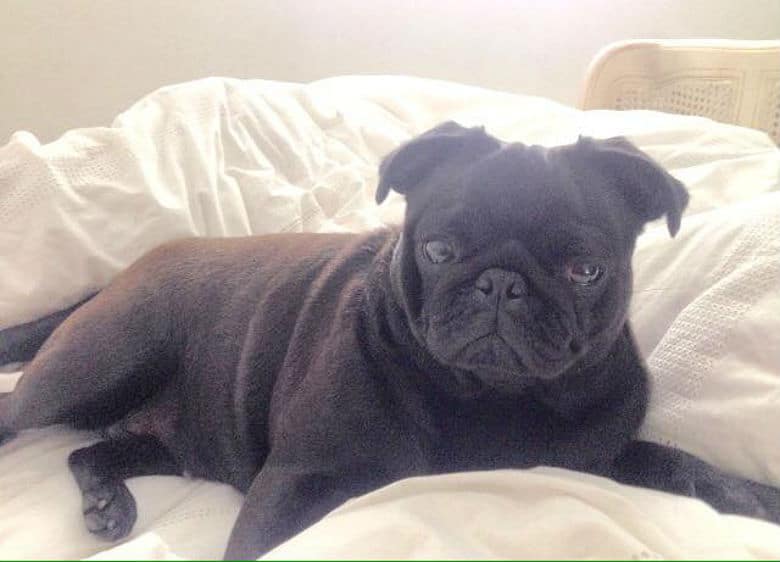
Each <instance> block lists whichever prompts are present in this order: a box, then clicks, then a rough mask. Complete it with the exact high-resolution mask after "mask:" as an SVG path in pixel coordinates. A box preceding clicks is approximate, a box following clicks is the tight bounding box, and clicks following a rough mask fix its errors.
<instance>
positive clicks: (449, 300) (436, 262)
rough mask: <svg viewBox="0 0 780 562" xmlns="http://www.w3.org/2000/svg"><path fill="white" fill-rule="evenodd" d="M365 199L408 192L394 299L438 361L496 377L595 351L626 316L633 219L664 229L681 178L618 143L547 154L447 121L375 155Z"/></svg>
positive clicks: (678, 201) (568, 362)
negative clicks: (656, 222) (373, 193)
mask: <svg viewBox="0 0 780 562" xmlns="http://www.w3.org/2000/svg"><path fill="white" fill-rule="evenodd" d="M380 176H381V178H380V184H379V188H378V191H377V200H378V201H380V202H381V201H382V200H383V199H384V198H385V196H386V195H387V193H388V191H389V189H391V188H392V189H395V190H397V191H399V192H401V193H403V194H404V195H405V196H406V199H407V211H406V221H405V224H404V229H403V235H402V238H401V241H400V242H399V245H398V247H397V248H396V251H395V255H394V258H393V263H392V278H393V285H394V292H395V294H396V298H397V299H398V300H399V301H400V303H401V306H402V307H403V308H404V311H405V313H406V316H407V320H408V322H409V324H410V327H411V328H412V331H413V332H414V334H415V336H416V338H417V339H418V340H419V341H420V343H421V344H422V345H424V346H425V347H426V348H427V349H428V351H429V352H430V353H431V354H432V355H433V356H434V357H435V358H436V359H437V360H438V361H439V362H441V363H443V364H444V365H447V366H449V367H452V368H454V369H457V370H461V371H467V372H470V373H472V374H474V375H476V376H478V377H479V378H480V379H482V380H484V381H486V382H488V383H495V384H498V385H506V384H514V383H517V382H522V381H529V380H539V379H552V378H555V377H557V376H559V375H561V374H562V373H564V372H565V371H567V370H568V369H569V368H570V367H572V366H573V365H574V364H575V363H577V362H578V361H581V360H585V359H586V358H587V361H588V362H590V361H591V360H598V359H599V358H600V357H603V355H604V354H605V353H607V352H608V351H609V349H610V347H611V346H612V344H613V343H614V341H615V339H616V338H617V337H618V335H619V334H620V332H621V330H622V328H623V325H624V323H625V321H626V315H627V310H628V304H629V299H630V292H631V282H632V277H631V255H632V252H633V248H634V242H635V240H636V237H637V235H638V234H639V232H640V231H641V230H642V227H643V225H644V224H645V223H646V222H647V221H649V220H652V219H656V218H658V217H660V216H662V215H664V214H666V216H667V222H668V225H669V230H670V233H672V234H675V233H676V231H677V229H678V228H679V223H680V215H681V213H682V211H683V209H684V207H685V205H686V203H687V199H688V197H687V193H686V191H685V189H684V188H683V186H682V185H681V184H680V183H679V182H678V181H677V180H675V179H674V178H672V177H671V176H670V175H669V174H668V173H666V172H665V171H664V170H663V169H661V168H660V167H659V166H657V165H656V164H655V163H654V162H652V160H650V159H649V158H648V157H647V156H646V155H644V154H643V153H641V152H640V151H639V150H637V149H636V148H635V147H634V146H633V145H631V144H630V143H629V142H628V141H626V140H625V139H622V138H616V139H609V140H594V139H588V138H581V139H580V140H579V141H578V142H577V143H576V144H573V145H568V146H561V147H555V148H550V149H546V148H542V147H538V146H533V147H529V146H525V145H522V144H507V143H502V142H500V141H498V140H497V139H495V138H494V137H491V136H490V135H488V134H486V133H485V132H484V130H482V129H479V128H475V129H466V128H463V127H461V126H459V125H457V124H455V123H445V124H443V125H440V126H439V127H436V128H435V129H432V130H431V131H428V132H427V133H425V134H423V135H421V136H420V137H417V138H416V139H413V140H412V141H410V142H409V143H407V144H405V145H404V146H402V147H401V148H399V149H398V150H397V151H395V152H393V153H392V154H390V155H389V156H388V157H387V158H385V160H384V162H383V163H382V166H381V168H380Z"/></svg>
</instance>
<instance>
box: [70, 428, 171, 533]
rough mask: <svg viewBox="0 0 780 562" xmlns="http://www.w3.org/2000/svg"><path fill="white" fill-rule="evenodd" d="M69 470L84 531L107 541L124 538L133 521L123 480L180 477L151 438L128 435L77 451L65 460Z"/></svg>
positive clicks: (130, 498) (168, 456) (131, 502)
mask: <svg viewBox="0 0 780 562" xmlns="http://www.w3.org/2000/svg"><path fill="white" fill-rule="evenodd" d="M68 466H69V467H70V470H71V472H72V473H73V476H74V477H75V478H76V483H77V484H78V487H79V489H80V490H81V496H82V512H83V513H84V522H85V523H86V525H87V529H89V532H90V533H94V534H95V535H97V536H99V537H102V538H104V539H108V540H117V539H121V538H122V537H124V536H126V535H127V534H128V533H130V531H131V530H132V528H133V524H134V523H135V520H136V508H135V499H133V496H132V494H130V490H128V489H127V486H126V485H125V483H124V480H126V479H128V478H132V477H134V476H149V475H154V474H173V475H178V474H181V468H180V467H179V465H178V463H177V462H176V460H175V459H174V458H173V456H172V455H171V454H170V452H169V451H168V450H167V449H166V448H165V447H163V445H162V444H161V443H160V441H158V440H157V438H155V437H152V436H150V435H131V436H127V437H123V438H121V439H112V440H109V441H101V442H99V443H96V444H94V445H91V446H89V447H85V448H83V449H77V450H75V451H73V452H72V453H71V454H70V456H69V457H68Z"/></svg>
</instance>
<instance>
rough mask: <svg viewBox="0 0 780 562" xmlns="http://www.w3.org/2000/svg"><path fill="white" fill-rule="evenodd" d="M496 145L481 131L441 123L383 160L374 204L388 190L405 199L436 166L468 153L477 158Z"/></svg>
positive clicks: (453, 123) (381, 198) (384, 196)
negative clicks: (476, 155)
mask: <svg viewBox="0 0 780 562" xmlns="http://www.w3.org/2000/svg"><path fill="white" fill-rule="evenodd" d="M499 145H500V143H499V141H498V140H497V139H495V138H493V137H491V136H490V135H488V134H487V133H485V129H484V128H483V127H473V128H466V127H463V126H461V125H459V124H458V123H455V122H454V121H447V122H446V123H442V124H441V125H438V126H436V127H434V128H433V129H431V130H429V131H427V132H425V133H423V134H421V135H419V136H417V137H415V138H413V139H412V140H410V141H408V142H406V143H405V144H403V145H401V147H400V148H398V149H396V150H394V151H393V152H391V153H390V154H388V155H387V156H385V158H384V160H382V163H381V164H380V166H379V185H378V186H377V189H376V202H377V203H381V202H382V201H384V200H385V198H386V197H387V195H388V193H390V190H391V189H393V190H395V191H397V192H398V193H402V194H404V195H406V194H408V193H410V192H411V191H413V190H414V188H415V187H417V186H418V185H419V184H420V183H421V182H422V181H423V180H424V179H425V178H426V177H428V176H429V175H430V173H431V172H432V171H433V170H434V169H436V167H437V166H439V165H441V164H442V163H444V162H447V161H449V160H451V159H455V158H459V157H461V156H465V151H466V150H467V149H469V150H471V154H477V153H480V152H482V151H483V150H485V149H490V148H494V147H498V146H499Z"/></svg>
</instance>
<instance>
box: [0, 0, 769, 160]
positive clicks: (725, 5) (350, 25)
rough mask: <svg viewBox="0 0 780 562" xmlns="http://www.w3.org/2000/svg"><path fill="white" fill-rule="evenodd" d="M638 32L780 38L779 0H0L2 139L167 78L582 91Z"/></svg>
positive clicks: (93, 112) (58, 128)
mask: <svg viewBox="0 0 780 562" xmlns="http://www.w3.org/2000/svg"><path fill="white" fill-rule="evenodd" d="M632 37H652V38H663V37H676V38H682V37H723V38H746V39H778V38H780V0H644V1H641V0H481V1H470V0H414V1H408V0H289V1H284V0H275V1H271V0H254V1H253V0H0V144H2V143H4V142H5V141H6V140H7V139H8V136H9V135H10V133H11V132H12V131H14V130H17V129H26V130H29V131H32V132H33V133H35V134H36V135H38V136H39V137H40V138H41V140H44V141H47V140H52V139H53V138H55V137H56V136H58V135H59V134H60V133H62V132H63V131H65V130H66V129H69V128H72V127H80V126H92V125H103V124H108V123H109V122H110V119H111V117H112V116H113V115H115V114H116V113H118V112H119V111H121V110H122V109H124V108H125V107H127V106H128V105H129V104H131V103H132V102H133V101H134V100H135V99H137V98H138V97H139V96H141V95H143V94H145V93H147V92H149V91H151V90H153V89H155V88H157V87H159V86H162V85H165V84H170V83H173V82H180V81H184V80H190V79H193V78H198V77H203V76H209V75H221V76H235V77H258V78H271V79H277V80H295V81H309V80H313V79H317V78H321V77H324V76H331V75H337V74H347V73H383V74H384V73H406V74H415V75H421V76H430V77H437V78H445V79H450V80H457V81H461V82H466V83H472V84H479V85H484V86H488V87H492V88H499V89H504V90H511V91H515V92H524V93H530V94H538V95H544V96H548V97H551V98H555V99H558V100H560V101H563V102H566V103H575V101H576V99H577V94H578V90H579V86H580V81H581V78H582V74H583V71H584V69H585V67H586V65H587V63H588V61H589V60H590V58H591V57H592V56H593V54H594V53H595V52H596V51H597V50H598V48H599V47H600V46H602V45H604V44H605V43H608V42H610V41H614V40H619V39H626V38H632Z"/></svg>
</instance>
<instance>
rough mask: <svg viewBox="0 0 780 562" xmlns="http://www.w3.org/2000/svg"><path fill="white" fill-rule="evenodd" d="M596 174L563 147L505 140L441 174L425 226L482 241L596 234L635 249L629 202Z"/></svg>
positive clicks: (421, 228) (424, 230)
mask: <svg viewBox="0 0 780 562" xmlns="http://www.w3.org/2000/svg"><path fill="white" fill-rule="evenodd" d="M593 177H594V176H593V174H588V178H587V181H586V180H585V178H581V177H578V175H577V173H576V171H575V169H574V168H573V167H572V166H569V165H568V162H567V157H566V152H565V150H564V149H563V148H561V149H559V148H551V149H548V148H543V147H538V146H533V147H528V146H525V145H521V144H512V145H505V146H504V147H502V149H501V150H499V151H496V152H495V153H493V154H491V155H489V156H487V157H486V158H484V159H482V160H480V161H479V162H476V163H475V164H473V165H471V166H469V167H467V168H465V169H464V168H461V169H460V170H458V171H457V172H456V173H455V174H454V175H451V176H448V175H447V173H446V172H445V173H444V174H443V175H442V176H440V180H441V183H440V184H439V185H437V186H435V188H434V194H433V197H432V200H431V201H430V203H432V204H433V205H434V206H435V207H436V208H437V212H436V213H424V214H423V215H422V216H421V220H420V223H419V224H418V233H419V234H423V235H435V234H445V235H446V234H447V233H448V232H452V233H458V235H460V236H463V235H466V236H468V237H469V238H472V239H473V240H474V241H475V242H481V243H483V244H490V243H491V240H492V238H497V239H501V240H503V239H506V238H512V239H517V240H521V241H523V242H524V243H532V242H538V243H540V244H541V243H544V245H547V243H556V241H557V240H572V239H579V240H586V239H589V240H592V241H594V242H598V243H599V244H600V245H602V246H609V247H613V249H614V250H616V251H618V252H620V251H623V250H629V251H630V249H631V247H633V238H634V236H635V234H636V232H635V231H633V230H632V226H631V225H630V224H627V223H626V218H625V217H626V216H627V214H628V213H627V210H626V209H625V208H624V207H625V204H624V203H623V202H622V200H620V198H619V197H615V196H614V195H610V193H609V190H607V189H605V188H604V186H603V185H600V184H599V183H600V182H598V181H594V179H593ZM596 177H597V176H596ZM437 183H438V182H437ZM487 225H489V226H490V228H485V227H486V226H487ZM485 237H489V238H491V239H490V240H489V239H484V238H485ZM542 238H548V239H549V240H547V241H546V242H545V241H544V240H542Z"/></svg>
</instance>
